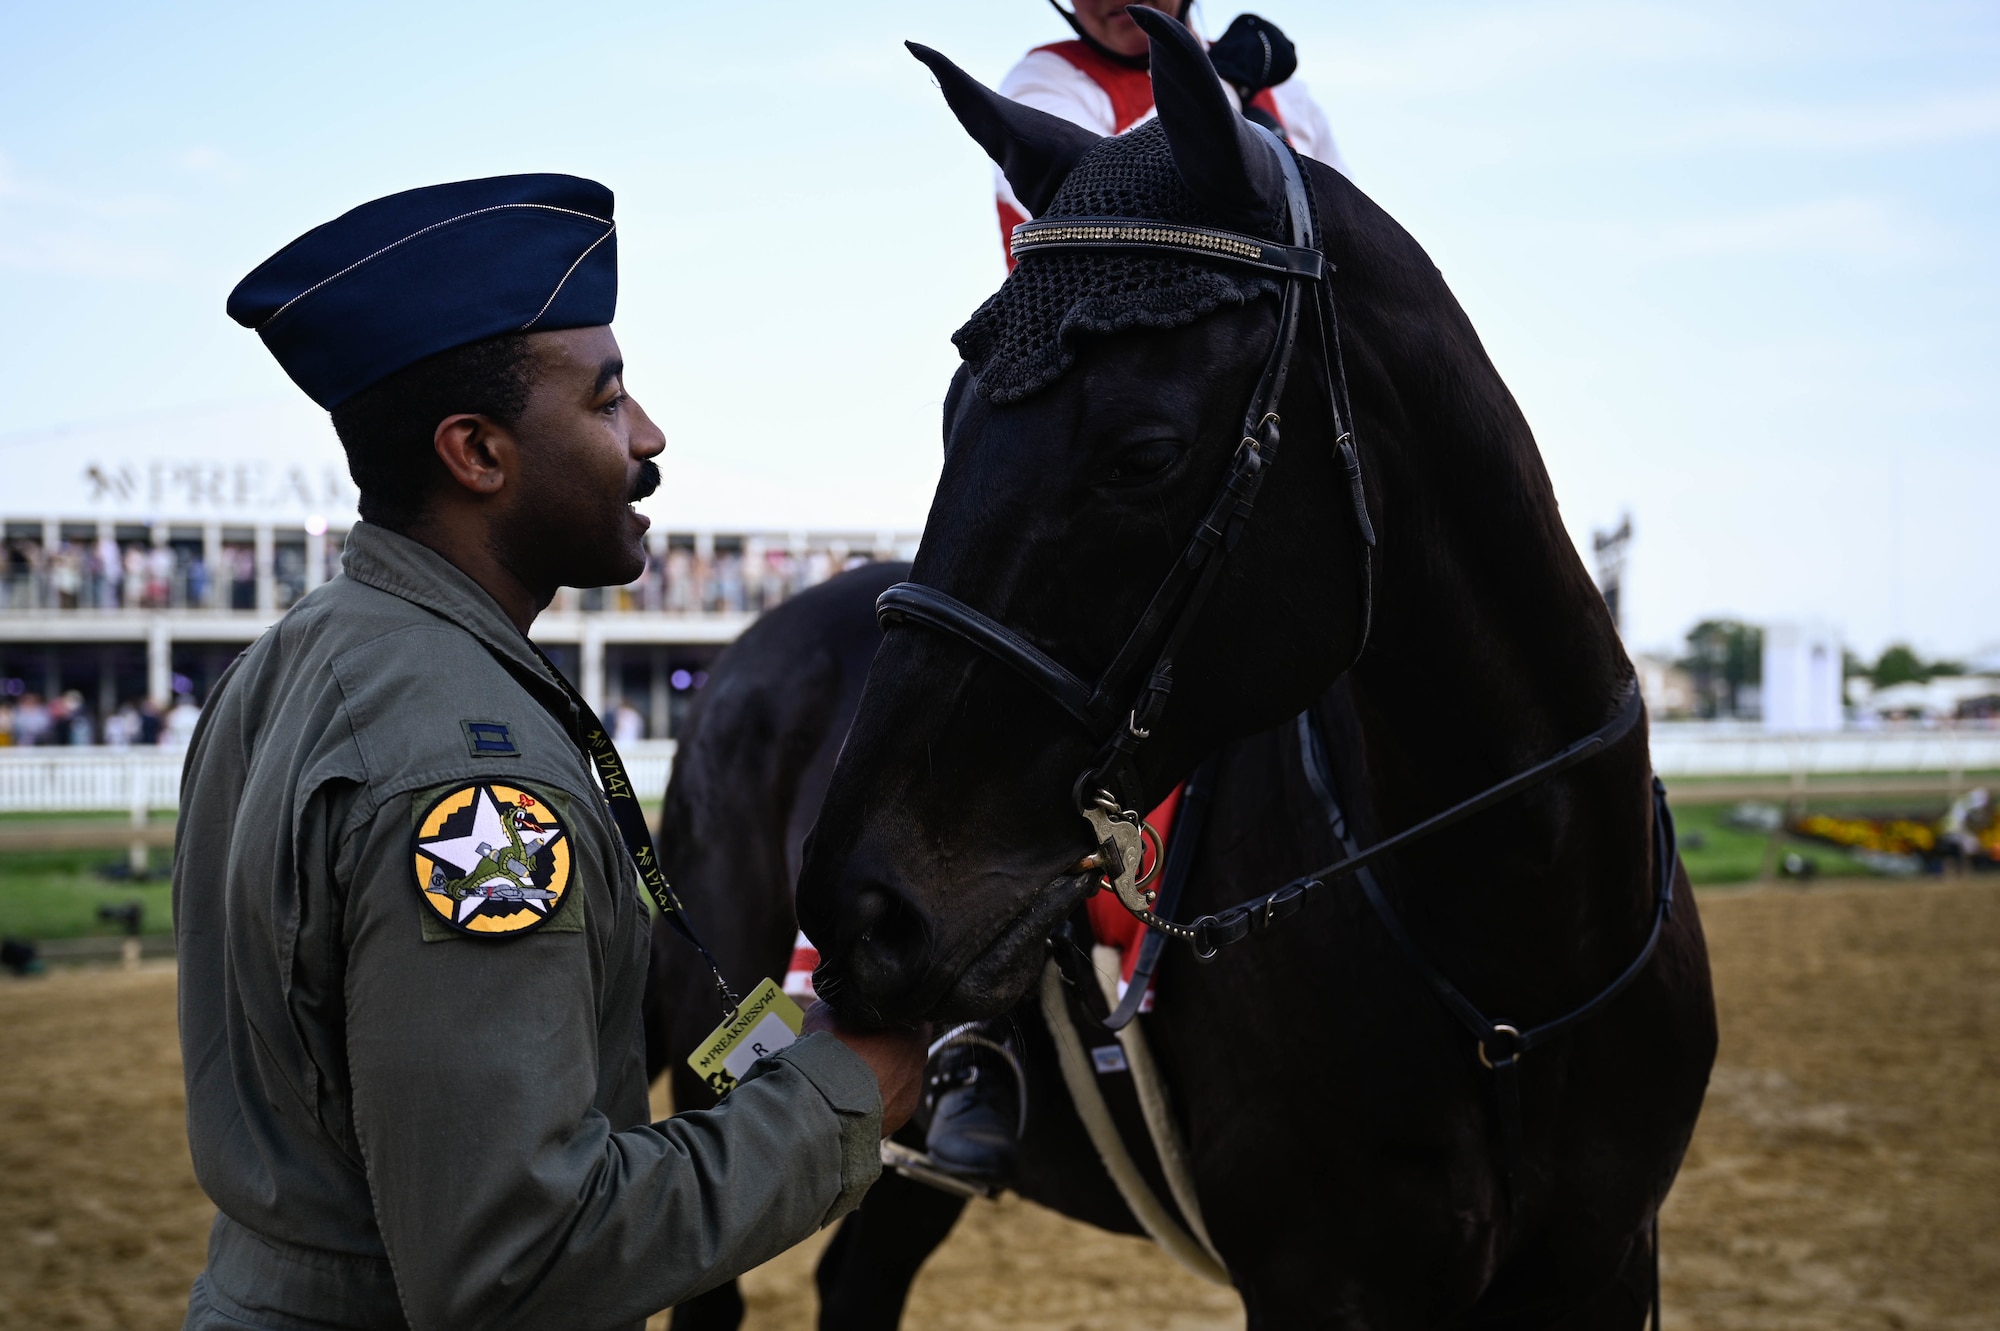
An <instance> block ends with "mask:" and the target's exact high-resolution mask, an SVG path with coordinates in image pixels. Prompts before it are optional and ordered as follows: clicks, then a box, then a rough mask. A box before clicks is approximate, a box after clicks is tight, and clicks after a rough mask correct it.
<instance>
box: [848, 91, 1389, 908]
mask: <svg viewBox="0 0 2000 1331" xmlns="http://www.w3.org/2000/svg"><path fill="white" fill-rule="evenodd" d="M1245 123H1246V124H1248V125H1249V127H1250V128H1251V129H1252V130H1253V131H1254V132H1255V133H1256V134H1258V135H1260V136H1261V137H1262V138H1263V139H1264V140H1265V142H1266V143H1267V144H1268V146H1269V147H1270V149H1271V151H1272V152H1273V153H1274V154H1275V155H1276V157H1277V160H1278V165H1279V169H1280V170H1281V171H1282V172H1283V177H1284V182H1285V212H1286V215H1287V217H1288V219H1289V223H1290V228H1291V235H1292V243H1291V244H1290V245H1281V244H1276V243H1274V242H1272V241H1268V240H1264V239H1261V238H1259V237H1256V236H1250V235H1245V234H1242V233H1240V232H1234V231H1222V230H1217V229H1215V228H1212V227H1200V226H1191V225H1186V224H1183V223H1178V222H1159V221H1151V220H1147V219H1143V218H1129V217H1066V218H1054V219H1049V220H1045V221H1032V222H1024V223H1022V224H1021V225H1019V226H1017V227H1015V228H1014V233H1013V243H1012V250H1013V253H1014V256H1015V257H1016V258H1017V259H1019V258H1024V257H1026V256H1028V255H1033V254H1042V253H1048V252H1052V251H1107V250H1123V251H1142V252H1148V253H1155V254H1158V253H1167V254H1172V255H1175V256H1176V257H1182V258H1186V257H1196V258H1200V259H1204V260H1209V261H1213V262H1219V263H1226V264H1230V265H1233V266H1236V267H1241V268H1249V269H1252V270H1254V271H1257V272H1261V273H1265V274H1270V275H1275V276H1277V277H1280V278H1282V279H1284V284H1285V287H1284V301H1283V304H1282V305H1281V307H1280V309H1279V312H1278V329H1277V333H1276V335H1275V337H1274V338H1273V339H1272V343H1271V350H1270V353H1269V355H1268V356H1267V357H1266V358H1265V362H1264V370H1263V373H1262V375H1260V376H1259V378H1258V381H1257V387H1256V390H1255V391H1254V392H1252V393H1251V395H1250V403H1249V406H1248V407H1247V408H1245V410H1244V413H1243V436H1242V441H1241V442H1240V443H1239V444H1238V445H1237V446H1236V451H1235V453H1234V454H1233V455H1232V457H1231V458H1230V462H1229V469H1228V471H1227V473H1226V474H1225V475H1224V476H1223V479H1222V484H1221V486H1220V487H1219V488H1218V490H1217V491H1216V494H1215V497H1214V498H1213V499H1212V500H1211V501H1210V502H1209V505H1208V508H1207V510H1206V511H1205V513H1204V514H1203V516H1202V519H1201V521H1200V522H1199V523H1198V524H1197V525H1196V527H1195V529H1194V534H1193V535H1192V536H1190V537H1189V538H1188V541H1187V544H1186V546H1185V547H1184V548H1183V550H1182V552H1181V555H1180V558H1178V559H1177V560H1175V561H1174V564H1173V567H1172V568H1170V569H1169V570H1168V571H1167V574H1166V576H1165V577H1164V578H1163V579H1161V582H1160V585H1159V588H1158V589H1157V590H1156V591H1155V592H1154V593H1153V597H1152V600H1151V601H1150V602H1148V603H1147V606H1146V609H1145V612H1144V613H1143V614H1141V615H1140V617H1139V622H1138V623H1137V624H1135V625H1134V626H1133V628H1132V631H1131V633H1130V634H1128V635H1127V636H1126V638H1125V643H1124V645H1123V646H1122V647H1120V648H1119V649H1118V653H1117V655H1116V656H1114V657H1113V658H1112V661H1111V663H1110V664H1109V665H1108V666H1106V667H1105V668H1104V671H1103V673H1101V674H1100V675H1099V676H1098V677H1097V682H1096V683H1095V684H1086V683H1085V682H1084V681H1083V680H1082V679H1080V678H1078V677H1077V676H1076V675H1075V674H1073V673H1072V672H1071V671H1070V670H1068V669H1067V668H1066V667H1064V666H1063V665H1062V663H1061V662H1059V661H1057V660H1055V659H1054V658H1053V657H1051V656H1050V655H1049V654H1048V653H1046V652H1044V651H1042V650H1041V649H1040V648H1039V647H1036V646H1035V645H1034V644H1033V643H1031V642H1029V641H1028V640H1027V639H1026V638H1024V637H1022V636H1021V635H1020V634H1019V633H1016V632H1015V631H1014V630H1012V629H1010V628H1008V627H1007V626H1006V625H1004V624H1002V623H1000V622H998V621H997V620H995V619H993V618H991V617H990V616H988V615H986V614H983V613H981V612H980V611H978V610H975V609H973V608H972V607H971V606H969V605H966V604H965V603H964V602H962V601H960V600H958V599H956V598H955V597H952V596H949V595H947V594H945V593H944V592H941V591H939V590H937V589H936V588H935V587H926V586H924V585H923V584H922V583H917V582H899V583H897V584H896V585H895V586H893V587H890V588H889V589H888V590H887V591H885V592H883V593H882V595H881V597H880V598H879V599H878V600H877V601H876V602H875V614H876V618H877V619H878V620H879V621H880V622H881V624H882V627H883V628H884V629H888V628H891V627H894V626H897V625H900V624H905V623H915V624H922V625H925V626H927V627H929V628H933V629H938V630H940V631H942V632H945V633H948V634H951V635H952V636H954V637H956V638H959V639H960V640H962V641H964V642H966V643H968V644H970V645H971V646H972V647H974V648H976V649H978V650H979V651H981V652H983V653H985V654H986V655H988V656H990V657H992V658H994V659H995V660H997V661H999V662H1001V663H1002V664H1003V665H1006V666H1008V667H1009V668H1011V669H1012V670H1014V671H1015V672H1016V673H1017V674H1019V675H1020V676H1021V677H1022V678H1024V679H1026V680H1027V681H1028V682H1029V683H1031V684H1033V685H1034V686H1035V687H1036V688H1038V689H1040V690H1041V691H1042V692H1043V693H1044V694H1046V695H1047V696H1048V697H1049V698H1050V699H1051V700H1053V701H1054V702H1055V703H1056V705H1057V706H1059V707H1061V708H1062V709H1063V710H1064V711H1066V712H1068V713H1069V714H1070V715H1071V716H1072V717H1074V718H1076V720H1077V721H1079V722H1081V723H1082V724H1083V726H1084V727H1085V728H1086V729H1088V730H1089V731H1090V732H1091V733H1092V734H1093V735H1095V736H1097V737H1098V739H1099V747H1098V750H1097V753H1096V756H1095V757H1094V758H1093V760H1092V762H1091V764H1090V765H1089V766H1088V767H1086V768H1084V770H1083V771H1082V772H1081V773H1080V774H1079V775H1078V776H1077V779H1076V783H1075V786H1074V787H1073V790H1072V797H1073V798H1074V800H1075V802H1076V807H1077V811H1078V813H1080V814H1082V815H1083V817H1084V818H1085V819H1086V820H1087V821H1088V822H1089V823H1090V825H1091V829H1092V831H1093V833H1094V834H1095V836H1096V838H1097V843H1098V847H1099V858H1100V860H1101V862H1102V865H1103V868H1104V870H1105V876H1106V878H1107V880H1108V881H1109V882H1110V883H1111V885H1112V887H1113V890H1115V891H1116V892H1117V893H1118V897H1119V900H1120V901H1122V902H1123V903H1124V905H1125V907H1126V909H1128V910H1130V911H1131V912H1132V913H1133V914H1134V915H1137V916H1139V917H1140V918H1141V919H1143V920H1145V921H1146V922H1147V923H1148V924H1149V925H1150V926H1151V927H1153V928H1156V929H1160V930H1162V931H1164V932H1168V933H1174V934H1177V935H1179V936H1184V937H1191V935H1190V934H1188V932H1187V930H1186V928H1185V927H1184V926H1180V925H1176V924H1174V923H1173V922H1172V921H1169V920H1164V919H1161V918H1160V917H1158V916H1156V915H1155V914H1154V913H1153V912H1152V910H1151V906H1152V901H1153V894H1152V893H1151V892H1149V891H1146V890H1145V889H1144V888H1143V887H1142V886H1141V884H1140V883H1139V881H1138V871H1139V861H1140V858H1141V839H1142V837H1143V824H1142V823H1141V822H1140V819H1139V812H1138V811H1137V810H1136V809H1134V808H1132V807H1130V806H1133V805H1137V804H1138V803H1139V802H1140V801H1141V799H1142V798H1143V796H1142V791H1141V786H1140V782H1139V778H1138V773H1137V771H1136V769H1135V759H1136V757H1137V755H1138V752H1139V748H1140V746H1141V745H1143V744H1144V743H1145V742H1146V740H1147V739H1148V738H1149V737H1150V736H1151V734H1152V731H1153V727H1154V726H1155V724H1157V723H1158V721H1159V719H1160V716H1161V714H1162V713H1163V712H1164V711H1165V709H1166V705H1167V699H1168V697H1169V696H1170V695H1171V693H1172V691H1173V686H1174V662H1175V659H1176V658H1177V657H1178V655H1179V653H1180V650H1181V647H1182V646H1183V644H1185V642H1186V641H1187V637H1188V634H1189V632H1190V631H1191V630H1192V629H1193V628H1194V624H1195V621H1196V620H1197V619H1199V618H1200V617H1201V612H1202V609H1203V608H1204V607H1205V606H1206V604H1207V602H1208V599H1209V596H1210V594H1211V593H1212V592H1213V591H1214V589H1215V585H1216V583H1217V581H1218V580H1219V578H1220V575H1221V572H1222V566H1223V562H1224V560H1225V558H1226V557H1227V556H1228V554H1229V552H1230V551H1231V550H1233V549H1234V548H1235V547H1236V543H1237V541H1238V540H1239V539H1240V538H1241V537H1242V534H1243V530H1244V528H1245V527H1246V526H1247V525H1248V523H1249V521H1250V516H1251V513H1252V512H1253V511H1254V510H1255V507H1256V503H1257V496H1258V493H1259V492H1260V491H1261V490H1262V488H1263V484H1264V477H1265V474H1266V472H1267V471H1268V470H1269V468H1270V466H1271V464H1272V463H1273V462H1275V461H1276V460H1277V455H1278V428H1279V415H1278V404H1279V402H1280V400H1281V399H1282V398H1283V397H1284V393H1285V381H1286V378H1287V376H1288V374H1289V373H1290V370H1291V364H1292V356H1293V352H1294V351H1295V350H1296V348H1297V345H1298V336H1299V315H1300V308H1301V306H1302V305H1304V303H1305V301H1306V299H1307V297H1308V293H1310V296H1311V299H1312V301H1313V308H1314V310H1315V312H1316V314H1317V316H1318V318H1319V321H1320V335H1321V336H1320V348H1321V356H1322V361H1323V367H1324V368H1325V369H1326V370H1327V374H1326V379H1325V382H1326V385H1327V393H1328V399H1329V403H1330V405H1331V408H1332V414H1333V422H1334V435H1335V438H1334V449H1335V451H1336V453H1337V454H1338V455H1339V458H1340V463H1341V467H1342V470H1343V472H1344V474H1345V476H1346V479H1347V485H1348V490H1349V494H1350V496H1351V498H1352V501H1353V507H1354V518H1355V522H1356V524H1357V528H1358V531H1359V535H1360V545H1361V587H1362V590H1361V610H1360V619H1361V628H1360V632H1359V633H1358V634H1357V635H1356V638H1355V647H1354V655H1355V657H1356V658H1358V657H1359V656H1360V654H1361V651H1362V649H1363V647H1365V646H1366V645H1367V640H1368V627H1369V621H1370V618H1371V611H1372V598H1373V584H1374V577H1373V570H1372V562H1373V561H1372V554H1373V550H1374V546H1375V531H1374V527H1373V525H1372V524H1371V523H1370V522H1369V519H1368V502H1367V494H1366V492H1365V490H1364V489H1363V486H1362V479H1361V460H1360V457H1359V455H1358V454H1357V453H1356V451H1355V448H1354V437H1353V432H1352V429H1351V425H1350V423H1351V421H1352V420H1353V412H1352V410H1351V408H1350V406H1349V404H1348V402H1347V400H1346V398H1347V394H1346V373H1345V367H1344V366H1342V367H1341V374H1340V378H1339V379H1338V380H1336V379H1335V378H1334V375H1333V373H1332V366H1333V365H1337V364H1339V361H1340V343H1339V336H1340V335H1339V329H1338V325H1337V323H1336V321H1335V315H1334V309H1333V297H1332V293H1331V291H1330V290H1329V289H1328V286H1327V276H1328V274H1329V273H1331V272H1332V270H1333V268H1332V265H1331V264H1329V263H1328V262H1327V261H1326V256H1325V255H1324V253H1322V251H1321V250H1320V248H1319V244H1318V241H1317V237H1316V235H1315V234H1314V227H1313V217H1312V202H1311V196H1310V195H1309V194H1308V193H1307V189H1306V182H1305V177H1304V175H1303V174H1302V173H1301V172H1300V170H1299V165H1298V162H1297V160H1296V159H1295V158H1294V157H1293V155H1292V151H1291V149H1289V148H1287V147H1286V146H1284V145H1283V144H1282V143H1280V142H1279V141H1278V139H1277V137H1276V136H1275V135H1273V134H1272V133H1271V132H1270V131H1269V130H1267V129H1265V128H1264V127H1263V126H1261V125H1258V124H1256V123H1255V122H1250V121H1246V122H1245ZM1329 353H1330V354H1331V361H1330V362H1328V361H1327V360H1326V358H1327V357H1328V355H1329ZM1148 661H1150V662H1151V666H1150V668H1149V669H1146V668H1145V663H1146V662H1148ZM1352 664H1353V662H1352V661H1351V660H1350V661H1349V662H1348V663H1347V665H1343V666H1342V667H1341V671H1340V673H1344V672H1345V671H1346V670H1347V669H1348V667H1349V666H1351V665H1352ZM1142 669H1143V670H1144V679H1143V682H1142V683H1140V684H1138V686H1137V687H1136V689H1134V690H1133V691H1131V692H1129V693H1121V692H1120V689H1121V686H1122V685H1123V684H1125V682H1126V681H1129V680H1132V679H1133V678H1134V677H1135V676H1137V675H1139V674H1140V672H1141V671H1142Z"/></svg>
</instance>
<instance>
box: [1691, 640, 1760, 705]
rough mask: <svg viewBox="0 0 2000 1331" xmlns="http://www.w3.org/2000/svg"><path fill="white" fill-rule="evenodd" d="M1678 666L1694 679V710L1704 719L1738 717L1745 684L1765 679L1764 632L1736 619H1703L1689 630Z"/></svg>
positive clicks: (1757, 682)
mask: <svg viewBox="0 0 2000 1331" xmlns="http://www.w3.org/2000/svg"><path fill="white" fill-rule="evenodd" d="M1687 645H1688V654H1687V656H1686V657H1685V658H1684V659H1682V660H1681V661H1680V662H1679V664H1680V667H1681V668H1682V669H1683V670H1685V671H1687V672H1688V673H1689V674H1690V675H1692V676H1693V677H1694V690H1695V697H1696V698H1697V699H1698V702H1697V710H1698V711H1699V712H1700V713H1701V715H1703V716H1705V717H1718V716H1720V717H1730V716H1735V715H1736V714H1737V711H1738V708H1739V705H1740V703H1741V702H1742V701H1743V699H1742V692H1743V689H1744V687H1745V686H1746V685H1750V684H1762V682H1763V679H1764V630H1762V629H1760V628H1758V627H1757V626H1756V625H1755V624H1745V623H1743V622H1742V621H1740V620H1735V619H1704V620H1702V621H1701V623H1699V624H1696V625H1695V626H1694V627H1693V628H1691V629H1689V630H1688V635H1687Z"/></svg>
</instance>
